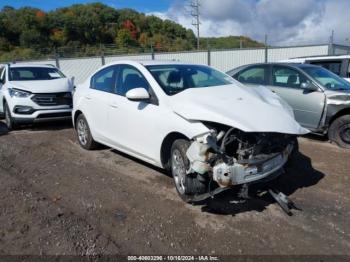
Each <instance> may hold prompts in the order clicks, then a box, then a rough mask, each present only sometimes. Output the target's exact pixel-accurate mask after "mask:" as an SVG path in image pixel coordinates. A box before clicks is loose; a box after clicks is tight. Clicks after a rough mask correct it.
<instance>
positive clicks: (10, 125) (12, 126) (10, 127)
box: [4, 102, 17, 131]
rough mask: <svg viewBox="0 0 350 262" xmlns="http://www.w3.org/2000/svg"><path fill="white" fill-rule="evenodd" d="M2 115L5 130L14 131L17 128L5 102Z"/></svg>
mask: <svg viewBox="0 0 350 262" xmlns="http://www.w3.org/2000/svg"><path fill="white" fill-rule="evenodd" d="M4 115H5V123H6V126H7V129H8V130H9V131H11V130H14V129H16V127H17V125H16V122H15V120H14V119H13V117H12V115H11V111H10V108H9V106H8V105H7V103H6V102H5V103H4Z"/></svg>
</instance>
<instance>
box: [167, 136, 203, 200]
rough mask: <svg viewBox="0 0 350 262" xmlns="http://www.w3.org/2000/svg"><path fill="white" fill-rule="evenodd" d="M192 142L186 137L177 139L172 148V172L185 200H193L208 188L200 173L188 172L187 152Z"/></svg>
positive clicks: (177, 188)
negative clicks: (200, 177)
mask: <svg viewBox="0 0 350 262" xmlns="http://www.w3.org/2000/svg"><path fill="white" fill-rule="evenodd" d="M189 146H190V142H189V141H187V140H184V139H178V140H176V141H175V142H174V143H173V145H172V148H171V159H170V163H171V173H172V176H173V179H174V184H175V187H176V191H177V192H178V194H179V196H180V197H181V199H182V200H183V201H185V202H191V199H192V198H193V196H194V195H197V194H203V193H205V192H206V190H207V186H206V183H205V182H204V181H200V180H199V179H198V178H199V177H198V176H199V175H196V174H187V170H188V169H189V168H190V162H189V160H188V158H187V156H186V152H187V150H188V148H189Z"/></svg>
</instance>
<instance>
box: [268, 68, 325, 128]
mask: <svg viewBox="0 0 350 262" xmlns="http://www.w3.org/2000/svg"><path fill="white" fill-rule="evenodd" d="M271 73H272V77H271V84H270V85H269V88H270V90H272V91H273V92H275V93H276V94H278V95H279V96H280V97H282V98H283V99H284V100H285V101H286V102H287V103H288V104H289V105H290V106H291V107H292V108H293V110H294V115H295V119H296V120H297V121H298V122H299V123H300V124H301V125H302V126H304V127H306V128H309V129H311V130H317V129H318V127H319V124H320V121H321V118H322V114H323V110H324V106H325V94H324V93H323V91H322V90H319V91H312V90H308V89H303V88H302V87H301V84H302V83H306V82H310V83H311V82H312V80H311V79H309V78H308V77H307V76H306V75H305V74H303V73H302V72H301V71H299V70H297V69H295V68H292V67H288V66H282V65H274V66H273V67H272V71H271Z"/></svg>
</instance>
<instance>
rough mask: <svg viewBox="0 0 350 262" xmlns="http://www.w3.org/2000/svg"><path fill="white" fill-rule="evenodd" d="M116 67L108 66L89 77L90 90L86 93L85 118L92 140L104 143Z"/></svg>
mask: <svg viewBox="0 0 350 262" xmlns="http://www.w3.org/2000/svg"><path fill="white" fill-rule="evenodd" d="M116 76H117V67H116V66H110V67H107V68H104V69H102V70H100V71H99V72H97V73H96V74H95V75H94V76H92V77H91V81H90V88H89V90H88V91H87V92H86V94H85V97H84V100H85V105H86V106H85V112H84V113H85V116H86V118H87V121H88V123H89V126H90V129H92V132H93V135H94V138H95V139H97V140H102V141H105V139H106V122H107V115H108V108H109V105H110V102H111V98H112V94H113V93H114V90H115V81H116Z"/></svg>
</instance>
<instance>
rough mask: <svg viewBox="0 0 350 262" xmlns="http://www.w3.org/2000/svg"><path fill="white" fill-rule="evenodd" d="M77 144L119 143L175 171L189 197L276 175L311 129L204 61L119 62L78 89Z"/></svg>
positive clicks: (274, 99)
mask: <svg viewBox="0 0 350 262" xmlns="http://www.w3.org/2000/svg"><path fill="white" fill-rule="evenodd" d="M73 122H74V126H75V129H76V133H77V137H78V140H79V143H80V145H81V146H82V147H83V148H85V149H93V148H95V147H96V145H97V143H101V144H104V145H107V146H109V147H112V148H115V149H117V150H119V151H122V152H124V153H126V154H129V155H131V156H133V157H136V158H138V159H141V160H143V161H145V162H148V163H150V164H152V165H155V166H158V167H161V168H164V169H167V170H169V171H170V172H171V174H172V176H173V178H174V182H175V186H176V189H177V192H178V193H179V195H180V196H181V198H182V199H183V200H185V201H187V202H190V201H196V200H202V199H205V198H206V197H208V196H211V195H213V194H216V193H218V192H221V191H223V190H225V189H227V188H231V187H233V186H237V185H249V184H251V183H256V182H260V181H265V180H269V179H273V178H275V177H276V176H278V175H279V174H281V170H282V169H283V166H284V165H285V164H286V162H287V161H288V157H289V155H290V154H291V152H292V150H293V147H294V146H295V141H296V139H295V138H296V137H297V136H299V135H304V134H306V133H308V130H307V129H304V128H302V127H301V126H300V125H299V124H298V123H297V122H296V121H295V119H294V115H293V111H292V110H291V108H290V107H289V106H288V105H287V104H286V103H285V102H284V101H283V100H281V99H280V98H279V97H278V96H276V95H275V94H273V93H272V92H270V91H268V90H267V89H265V88H264V87H259V88H256V89H255V88H251V87H246V86H243V85H242V84H240V83H239V82H237V81H235V80H234V79H232V78H231V77H230V76H228V75H226V74H224V73H222V72H219V71H217V70H215V69H213V68H211V67H208V66H204V65H195V64H186V63H178V62H159V61H147V62H135V61H119V62H115V63H113V64H109V65H106V66H104V67H103V68H101V69H100V70H98V71H97V72H95V73H94V74H93V75H92V76H91V77H89V78H88V79H87V80H86V81H85V83H83V84H81V85H80V86H78V87H77V89H76V92H75V94H74V98H73Z"/></svg>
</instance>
